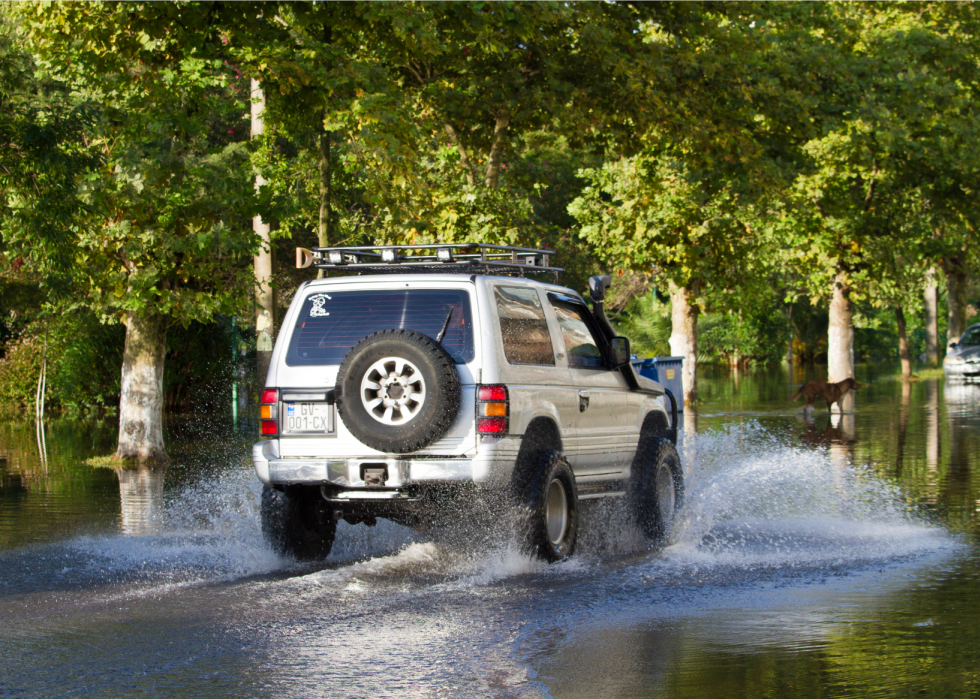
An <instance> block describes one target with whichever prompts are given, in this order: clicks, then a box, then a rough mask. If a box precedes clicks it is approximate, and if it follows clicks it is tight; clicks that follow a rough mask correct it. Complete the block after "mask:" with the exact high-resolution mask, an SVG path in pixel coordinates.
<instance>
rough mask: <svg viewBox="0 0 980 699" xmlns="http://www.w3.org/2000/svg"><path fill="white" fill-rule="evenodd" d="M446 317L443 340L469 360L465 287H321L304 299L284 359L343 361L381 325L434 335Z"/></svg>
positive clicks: (470, 341)
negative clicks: (323, 288)
mask: <svg viewBox="0 0 980 699" xmlns="http://www.w3.org/2000/svg"><path fill="white" fill-rule="evenodd" d="M450 309H452V315H451V316H450V315H449V311H450ZM447 317H449V325H448V327H447V328H446V334H445V336H444V337H443V340H442V346H443V347H444V348H445V349H446V351H447V352H449V354H450V355H451V356H452V358H453V359H454V360H455V361H456V362H457V363H465V362H468V361H471V360H472V359H473V323H472V318H471V315H470V298H469V294H467V293H466V292H465V291H463V290H462V289H447V290H441V289H405V290H403V291H388V290H385V291H318V292H315V293H312V294H310V295H309V296H307V297H306V300H305V301H303V308H302V310H301V311H300V314H299V320H298V322H297V323H296V328H295V329H294V330H293V336H292V337H291V338H290V340H289V350H288V351H287V353H286V364H288V365H289V366H306V365H317V364H340V362H341V361H342V360H343V359H344V356H345V355H346V354H347V352H348V351H349V350H350V348H351V347H353V346H354V345H355V344H357V343H358V342H359V341H360V340H363V339H364V338H365V337H367V336H368V335H370V334H371V333H375V332H378V331H379V330H392V329H394V328H405V329H408V330H415V331H417V332H420V333H424V334H426V335H428V336H429V337H432V338H435V337H436V336H437V335H438V334H439V333H440V332H441V331H442V328H443V326H444V325H445V324H446V318H447Z"/></svg>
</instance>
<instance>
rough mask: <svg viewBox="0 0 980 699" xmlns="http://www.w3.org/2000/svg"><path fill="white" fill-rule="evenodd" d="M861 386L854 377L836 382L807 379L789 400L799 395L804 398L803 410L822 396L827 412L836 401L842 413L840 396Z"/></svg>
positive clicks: (810, 406) (808, 408) (811, 405)
mask: <svg viewBox="0 0 980 699" xmlns="http://www.w3.org/2000/svg"><path fill="white" fill-rule="evenodd" d="M859 388H861V385H860V384H858V382H857V381H855V380H854V379H844V380H843V381H838V382H837V383H827V382H826V381H807V382H806V383H805V384H803V385H802V386H800V390H799V391H797V392H796V395H795V396H790V397H789V399H790V400H796V399H797V398H799V397H800V396H803V397H804V398H806V405H804V406H803V410H810V409H812V408H813V404H814V403H815V402H816V400H817V398H823V399H824V400H825V401H827V412H831V409H832V407H833V405H834V403H837V408H838V409H839V410H840V412H841V415H843V414H844V407H843V406H842V405H841V402H840V401H841V398H843V397H844V396H845V395H846V394H847V392H848V391H856V390H858V389H859Z"/></svg>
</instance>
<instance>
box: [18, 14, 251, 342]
mask: <svg viewBox="0 0 980 699" xmlns="http://www.w3.org/2000/svg"><path fill="white" fill-rule="evenodd" d="M19 9H20V12H21V16H22V26H23V31H24V33H25V35H26V36H27V38H29V40H30V42H31V46H32V48H33V49H34V51H35V54H36V56H37V66H38V68H37V70H38V73H39V74H40V75H43V76H45V77H46V79H51V80H57V81H59V82H60V83H61V84H64V85H66V86H67V91H66V100H68V101H69V102H70V103H72V104H92V103H95V104H98V107H99V118H98V119H97V120H95V121H93V122H92V123H90V124H88V125H87V128H86V133H85V137H84V139H83V140H84V142H87V143H91V144H93V147H95V148H96V149H97V150H98V152H99V153H100V156H101V162H100V165H99V167H98V168H97V169H96V168H90V169H89V170H87V171H86V172H85V176H84V181H83V183H82V184H80V185H79V187H78V189H77V197H76V199H78V200H80V201H81V202H82V204H83V206H84V212H83V213H84V215H80V216H77V217H76V219H75V222H74V225H73V226H70V227H67V228H66V229H65V232H64V234H63V240H61V241H58V245H57V246H52V245H51V241H45V240H43V239H39V238H38V236H36V235H32V234H31V232H30V231H25V232H24V235H22V236H20V237H18V238H15V239H12V240H11V241H9V242H10V245H11V247H12V248H15V249H16V250H17V251H18V254H22V255H24V256H27V257H29V256H30V255H32V254H34V251H35V250H37V249H38V248H39V247H45V248H47V247H52V248H54V247H56V249H57V250H58V251H59V254H60V255H61V256H62V258H64V256H68V258H69V259H68V261H67V262H66V263H63V264H61V265H60V266H59V267H58V268H57V270H55V269H53V268H52V267H51V266H50V265H48V266H47V267H45V266H44V264H42V263H43V261H41V260H37V261H36V264H37V268H38V270H39V271H40V272H42V273H45V274H53V273H55V272H58V273H61V274H66V275H69V276H70V278H71V282H72V293H71V295H70V297H68V298H64V299H62V301H63V303H64V304H65V305H66V306H67V307H69V308H70V307H83V308H90V309H93V310H95V311H96V312H97V313H100V314H103V315H115V316H117V317H120V318H121V317H122V316H123V315H124V314H125V313H126V312H132V313H138V314H155V315H164V316H170V317H171V318H173V319H174V320H176V321H177V322H180V323H188V322H191V321H207V320H209V319H210V318H211V317H212V316H213V315H214V314H215V313H222V312H224V313H227V312H233V311H234V310H236V309H238V308H243V309H244V308H245V303H246V301H247V299H248V298H249V294H250V291H251V286H252V282H251V273H250V270H249V268H248V264H247V263H248V262H250V261H251V258H252V255H253V254H254V253H255V251H256V250H257V249H258V240H257V238H256V236H255V235H254V234H253V232H252V230H251V214H252V211H253V210H254V203H253V187H252V181H251V180H252V177H251V171H250V167H249V152H248V144H247V140H248V127H247V121H246V120H245V117H244V115H245V112H246V100H247V95H248V90H247V84H246V81H245V79H244V78H243V77H241V75H240V74H239V73H238V72H237V71H236V70H235V69H234V68H233V67H232V66H229V65H227V64H225V63H224V62H222V61H220V60H217V59H214V58H210V57H207V56H201V55H199V54H200V52H199V50H198V47H197V46H195V45H194V44H193V43H192V42H186V41H183V42H182V41H180V40H178V39H177V38H175V37H171V36H169V35H168V34H167V32H166V27H165V26H163V25H161V26H160V27H159V29H160V30H161V31H160V32H159V35H157V36H150V35H148V34H147V33H146V32H143V31H133V29H134V24H136V23H138V16H139V14H140V13H141V12H142V11H143V10H144V9H145V8H143V6H141V5H139V4H129V3H104V4H103V3H78V4H76V3H63V4H58V5H49V4H43V3H42V4H24V5H21V6H19ZM172 10H177V8H176V7H173V6H171V7H170V8H168V12H169V14H170V15H171V17H170V19H174V12H172ZM177 13H178V14H179V10H177ZM180 38H182V39H186V36H183V35H181V37H180Z"/></svg>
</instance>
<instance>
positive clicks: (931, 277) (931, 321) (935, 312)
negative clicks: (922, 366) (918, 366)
mask: <svg viewBox="0 0 980 699" xmlns="http://www.w3.org/2000/svg"><path fill="white" fill-rule="evenodd" d="M925 301H926V363H927V364H928V365H929V366H931V367H936V366H939V288H938V287H937V286H936V268H935V267H931V268H929V271H927V272H926V293H925Z"/></svg>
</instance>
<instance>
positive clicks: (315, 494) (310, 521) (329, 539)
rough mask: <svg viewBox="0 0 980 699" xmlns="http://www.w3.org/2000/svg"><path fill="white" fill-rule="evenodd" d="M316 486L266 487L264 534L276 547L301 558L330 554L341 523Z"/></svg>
mask: <svg viewBox="0 0 980 699" xmlns="http://www.w3.org/2000/svg"><path fill="white" fill-rule="evenodd" d="M332 514H333V513H331V512H330V511H329V509H328V508H327V503H326V502H324V500H323V498H322V497H320V493H319V489H316V488H299V487H294V488H287V489H286V490H285V491H279V490H276V489H275V488H273V487H271V486H268V485H267V486H265V487H264V488H263V489H262V534H263V536H264V537H265V540H266V541H267V542H269V545H270V546H271V547H272V549H273V550H274V551H275V552H276V553H278V554H280V555H283V556H291V557H292V558H296V559H297V560H300V561H322V560H323V559H324V558H326V557H327V556H328V555H329V554H330V549H331V547H332V546H333V539H334V534H335V533H336V531H337V522H336V521H335V520H334V518H333V516H332Z"/></svg>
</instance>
